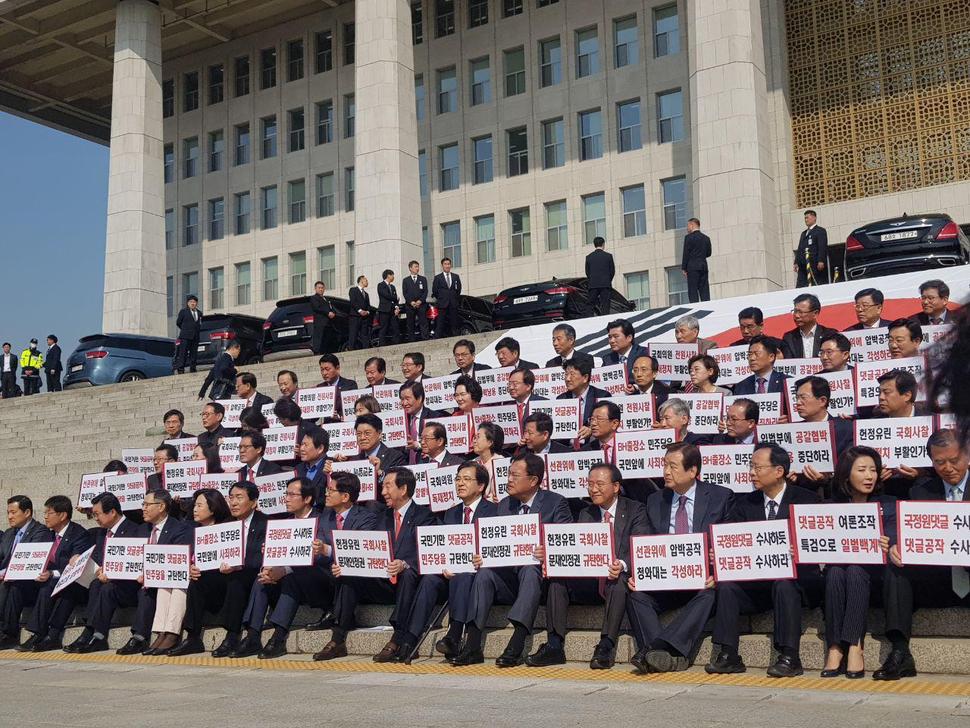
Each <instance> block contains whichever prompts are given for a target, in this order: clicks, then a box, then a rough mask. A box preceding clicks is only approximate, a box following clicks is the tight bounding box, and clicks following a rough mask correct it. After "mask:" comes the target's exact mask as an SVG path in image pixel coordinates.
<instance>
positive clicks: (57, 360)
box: [44, 344, 64, 374]
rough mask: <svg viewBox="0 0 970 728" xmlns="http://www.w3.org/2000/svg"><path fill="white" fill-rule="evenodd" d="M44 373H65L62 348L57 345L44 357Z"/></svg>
mask: <svg viewBox="0 0 970 728" xmlns="http://www.w3.org/2000/svg"><path fill="white" fill-rule="evenodd" d="M44 371H45V372H50V373H51V374H55V373H57V374H59V373H60V372H62V371H64V366H63V365H62V364H61V347H60V346H58V345H57V344H54V345H53V346H52V347H51V348H50V349H48V350H47V353H46V354H45V355H44Z"/></svg>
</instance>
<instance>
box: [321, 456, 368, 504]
mask: <svg viewBox="0 0 970 728" xmlns="http://www.w3.org/2000/svg"><path fill="white" fill-rule="evenodd" d="M331 472H334V473H353V474H354V475H356V476H357V479H358V480H360V496H359V497H358V499H357V500H359V501H361V502H364V501H372V500H377V498H378V496H379V495H380V494H379V493H378V492H377V468H375V467H374V465H373V464H372V463H371V462H370V461H369V460H344V461H343V462H340V461H338V460H334V461H333V467H332V470H331Z"/></svg>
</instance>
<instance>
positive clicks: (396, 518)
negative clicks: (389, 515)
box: [394, 511, 401, 540]
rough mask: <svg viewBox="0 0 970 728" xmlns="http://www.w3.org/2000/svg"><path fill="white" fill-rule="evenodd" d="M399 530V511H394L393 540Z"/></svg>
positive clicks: (395, 538)
mask: <svg viewBox="0 0 970 728" xmlns="http://www.w3.org/2000/svg"><path fill="white" fill-rule="evenodd" d="M400 532H401V511H394V540H397V535H398V534H399V533H400Z"/></svg>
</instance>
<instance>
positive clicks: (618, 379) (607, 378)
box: [589, 362, 633, 396]
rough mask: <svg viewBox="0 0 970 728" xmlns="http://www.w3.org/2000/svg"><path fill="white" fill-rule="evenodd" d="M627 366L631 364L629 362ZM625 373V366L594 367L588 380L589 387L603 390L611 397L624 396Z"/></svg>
mask: <svg viewBox="0 0 970 728" xmlns="http://www.w3.org/2000/svg"><path fill="white" fill-rule="evenodd" d="M629 366H633V362H630V363H629ZM627 373H628V372H627V365H626V364H608V365H607V366H602V367H596V368H595V369H593V373H592V375H591V376H590V378H589V386H591V387H598V388H599V389H605V390H606V391H607V392H609V393H610V395H611V396H612V395H618V394H626V385H627Z"/></svg>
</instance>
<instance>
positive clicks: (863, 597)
mask: <svg viewBox="0 0 970 728" xmlns="http://www.w3.org/2000/svg"><path fill="white" fill-rule="evenodd" d="M871 581H872V579H871V575H870V571H869V569H867V568H866V567H865V566H860V565H858V564H851V565H842V564H830V565H829V566H826V567H825V644H826V646H827V647H836V646H839V645H843V644H845V645H858V644H861V643H862V638H863V637H865V635H866V622H867V620H868V616H869V595H870V585H871Z"/></svg>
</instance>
